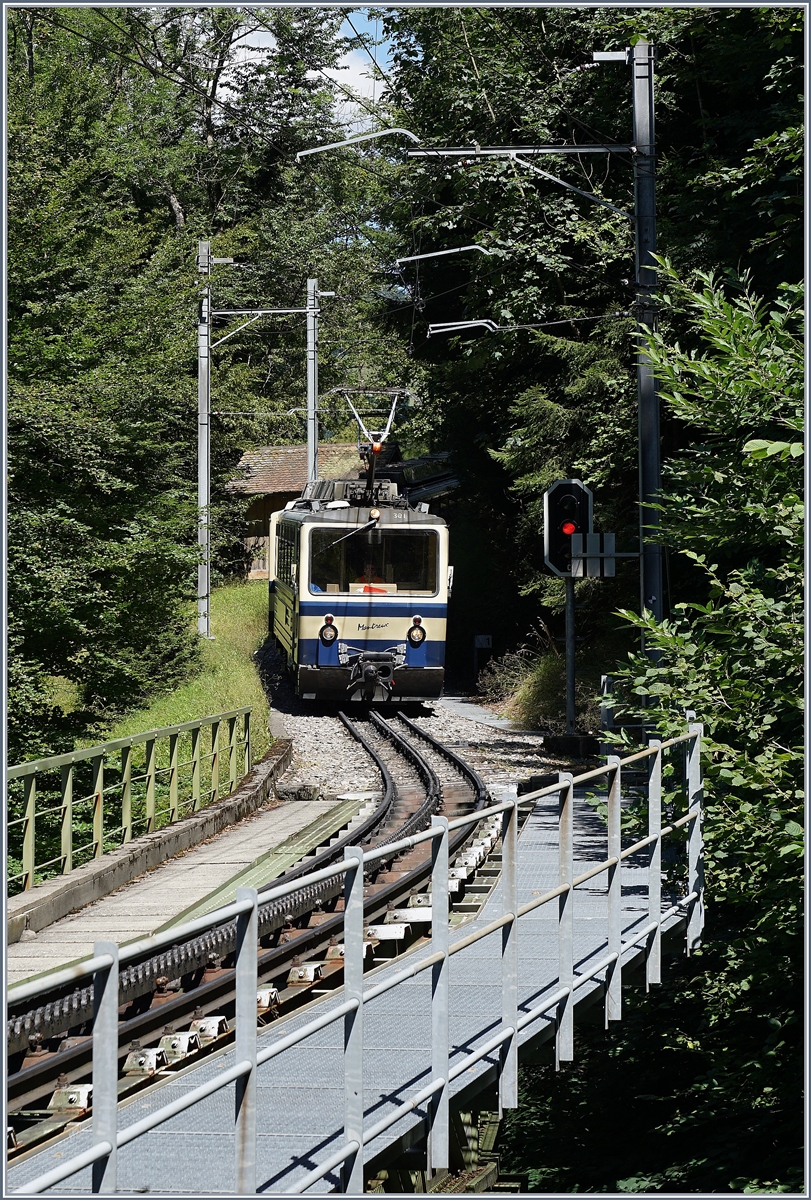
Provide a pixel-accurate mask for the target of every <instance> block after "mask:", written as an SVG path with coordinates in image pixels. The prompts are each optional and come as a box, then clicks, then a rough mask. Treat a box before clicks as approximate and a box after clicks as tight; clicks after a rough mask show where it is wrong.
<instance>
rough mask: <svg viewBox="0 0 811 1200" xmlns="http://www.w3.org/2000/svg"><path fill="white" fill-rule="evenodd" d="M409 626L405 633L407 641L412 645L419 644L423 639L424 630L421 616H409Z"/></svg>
mask: <svg viewBox="0 0 811 1200" xmlns="http://www.w3.org/2000/svg"><path fill="white" fill-rule="evenodd" d="M411 622H412V623H411V628H410V629H409V631H408V633H407V634H406V638H407V639H408V642H409V644H410V645H412V646H421V645H422V643H423V642H424V641H425V630H424V629H423V627H422V617H412V618H411Z"/></svg>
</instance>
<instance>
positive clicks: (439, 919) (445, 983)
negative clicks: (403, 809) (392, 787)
mask: <svg viewBox="0 0 811 1200" xmlns="http://www.w3.org/2000/svg"><path fill="white" fill-rule="evenodd" d="M437 827H439V828H441V829H442V835H441V837H435V838H434V839H433V841H432V842H431V860H432V861H431V952H432V954H441V955H442V961H441V962H438V963H434V965H433V967H432V968H431V1077H432V1078H433V1079H444V1080H445V1086H444V1087H443V1088H442V1089H441V1090H440V1091H438V1092H435V1093H434V1095H433V1096H432V1097H431V1101H430V1104H431V1109H430V1117H429V1121H430V1129H429V1133H428V1166H429V1167H430V1169H431V1170H432V1171H438V1170H441V1169H442V1168H446V1167H447V1166H448V1163H449V1155H450V1104H449V1101H450V1093H449V1090H448V1070H449V1067H448V1059H449V1045H450V1042H449V1039H450V1033H449V1028H448V1006H449V1002H450V993H449V974H450V964H449V958H448V948H449V926H448V912H449V908H450V905H449V903H448V899H449V898H448V818H447V817H431V828H432V829H436V828H437Z"/></svg>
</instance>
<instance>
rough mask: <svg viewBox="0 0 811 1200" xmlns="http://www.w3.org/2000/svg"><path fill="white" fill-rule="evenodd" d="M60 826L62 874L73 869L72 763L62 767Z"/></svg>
mask: <svg viewBox="0 0 811 1200" xmlns="http://www.w3.org/2000/svg"><path fill="white" fill-rule="evenodd" d="M60 773H61V776H62V780H61V782H62V814H61V816H62V827H61V831H60V832H61V843H62V844H61V846H60V852H61V854H62V874H63V875H67V874H68V873H69V872H70V871H72V870H73V764H72V763H70V764H68V765H67V766H64V767H62V770H61V772H60Z"/></svg>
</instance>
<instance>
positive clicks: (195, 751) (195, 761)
mask: <svg viewBox="0 0 811 1200" xmlns="http://www.w3.org/2000/svg"><path fill="white" fill-rule="evenodd" d="M200 745H201V740H200V726H199V725H196V726H195V727H194V729H192V731H191V809H192V812H197V811H198V810H199V808H200Z"/></svg>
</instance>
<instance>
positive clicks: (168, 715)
mask: <svg viewBox="0 0 811 1200" xmlns="http://www.w3.org/2000/svg"><path fill="white" fill-rule="evenodd" d="M267 597H268V592H267V583H264V582H263V581H261V580H256V581H253V582H250V583H233V584H228V585H226V586H225V587H220V588H216V589H215V590H214V591H213V592H212V595H211V632H212V634H213V638H214V640H213V641H210V642H204V643H203V647H202V670H201V671H200V672H199V673H198V674H197V675H195V676H194V677H193V678H192V679H188V680H187V681H186V682H185V683H182V684H181V685H180V686H179V687H177V688H175V690H174V691H173V692H171V693H169V694H168V695H165V696H159V697H156V699H154V700H153V701H152V702H151V703H150V704H148V705H146V706H144V707H143V708H139V709H137V710H136V711H134V712H132V713H130V714H129V715H128V716H126V717H125V718H123V719H122V720H120V721H117V722H116V723H115V724H114V725H112V726H111V727H110V728H109V729H108V730H107V731H106V732H104V733H103V734H102V735H101V736H100V737H99V738H98V739H97V740H98V741H101V740H104V741H113V740H114V739H115V738H121V737H128V736H129V735H131V734H134V733H143V732H145V731H146V730H147V729H158V728H161V727H163V726H165V725H180V724H182V723H183V722H184V721H195V720H197V719H198V718H200V717H207V716H213V715H214V713H219V712H229V711H230V710H232V709H235V708H242V707H243V706H244V705H247V704H250V705H252V706H253V712H252V713H251V742H252V749H253V760H254V762H256V761H258V760H259V759H260V758H261V757H262V756H263V755H264V754H265V753H266V751H267V750H268V749H269V747H270V743H271V740H272V739H271V737H270V733H269V731H268V703H267V698H266V696H265V693H264V692H263V690H262V685H261V683H260V681H259V675H258V673H257V671H256V667H255V665H254V659H253V655H254V652H255V651H256V650H258V648H259V647H260V646H261V645H262V642H263V641H264V640H265V638H266V637H267V625H268V620H267Z"/></svg>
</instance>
